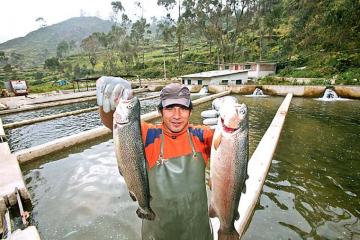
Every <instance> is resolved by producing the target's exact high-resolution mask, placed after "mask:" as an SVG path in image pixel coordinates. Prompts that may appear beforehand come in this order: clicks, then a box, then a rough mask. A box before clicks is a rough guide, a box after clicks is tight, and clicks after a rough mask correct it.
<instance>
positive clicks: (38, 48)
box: [0, 17, 112, 65]
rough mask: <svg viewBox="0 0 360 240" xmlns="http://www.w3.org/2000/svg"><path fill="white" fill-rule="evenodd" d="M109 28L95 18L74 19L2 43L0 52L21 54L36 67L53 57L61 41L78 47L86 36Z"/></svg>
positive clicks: (109, 27) (107, 30)
mask: <svg viewBox="0 0 360 240" xmlns="http://www.w3.org/2000/svg"><path fill="white" fill-rule="evenodd" d="M111 26H112V23H111V22H110V21H106V20H102V19H100V18H97V17H75V18H71V19H68V20H66V21H63V22H60V23H57V24H54V25H51V26H47V27H44V28H40V29H38V30H36V31H33V32H30V33H29V34H27V35H26V36H25V37H20V38H15V39H12V40H9V41H7V42H5V43H2V44H0V51H4V52H8V53H9V52H15V53H17V54H21V55H23V56H22V57H23V58H24V60H25V61H24V62H27V63H28V64H35V65H36V64H37V63H40V62H41V63H43V60H44V58H49V57H52V56H54V55H55V54H56V47H57V44H58V43H60V42H61V41H67V42H70V41H74V43H75V46H76V47H78V46H79V45H80V43H81V41H82V40H83V39H84V38H86V37H87V36H89V35H91V34H92V33H94V32H109V31H110V30H111ZM43 55H46V56H43Z"/></svg>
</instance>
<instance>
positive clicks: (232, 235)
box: [218, 227, 240, 240]
mask: <svg viewBox="0 0 360 240" xmlns="http://www.w3.org/2000/svg"><path fill="white" fill-rule="evenodd" d="M218 239H219V240H239V239H240V235H239V233H238V232H237V231H236V230H235V228H234V227H233V228H232V229H229V230H226V231H224V230H221V228H220V229H219V231H218Z"/></svg>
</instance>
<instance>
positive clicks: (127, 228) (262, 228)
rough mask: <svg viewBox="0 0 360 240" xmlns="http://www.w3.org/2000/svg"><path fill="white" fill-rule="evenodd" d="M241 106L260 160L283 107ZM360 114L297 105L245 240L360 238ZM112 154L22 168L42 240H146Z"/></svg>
mask: <svg viewBox="0 0 360 240" xmlns="http://www.w3.org/2000/svg"><path fill="white" fill-rule="evenodd" d="M251 93H252V92H251ZM234 96H236V97H237V98H238V99H239V102H244V103H246V104H247V106H248V108H249V114H250V115H249V124H250V128H249V130H250V135H249V141H250V156H251V155H252V154H253V153H254V151H255V149H256V147H257V146H258V144H259V142H260V140H261V139H262V137H263V135H264V134H265V132H266V130H267V129H268V127H269V125H270V124H271V122H272V120H273V118H274V116H275V113H276V112H277V110H278V108H279V106H280V105H281V103H282V102H283V100H284V98H283V97H270V96H269V97H266V98H248V97H245V96H242V95H234ZM153 102H154V103H157V101H156V100H154V101H153ZM210 108H211V101H209V102H206V103H203V104H201V105H198V106H195V107H194V111H193V113H192V116H191V120H190V121H191V122H192V123H195V124H201V121H202V119H201V117H200V112H201V111H203V110H207V109H210ZM359 112H360V101H359V100H352V101H332V102H324V101H315V100H314V99H312V98H299V97H294V98H293V99H292V100H291V105H290V108H289V110H288V114H287V119H286V121H285V125H284V128H283V130H282V133H281V137H280V140H279V145H278V147H277V149H276V152H275V155H274V156H273V158H272V159H273V160H272V163H271V167H270V170H269V173H268V175H267V177H266V181H265V184H264V187H263V188H262V193H261V196H260V198H259V201H258V202H257V204H256V206H255V211H254V213H253V215H252V216H251V217H252V218H251V221H250V224H249V225H248V226H247V228H246V229H244V233H243V236H242V239H304V238H310V239H312V238H313V239H357V238H360V221H359V218H360V212H359V209H360V202H359V200H358V199H359V194H360V190H359V189H360V162H359V161H358V158H359V156H360V136H359V132H360V117H359ZM89 118H91V117H87V118H86V117H85V119H84V120H82V121H86V119H88V120H89ZM153 121H158V120H153ZM30 126H31V125H30ZM59 128H60V127H59ZM40 129H41V127H40ZM14 130H15V129H14ZM51 131H53V130H51ZM51 131H50V130H49V132H48V133H49V134H50V132H51ZM54 138H55V137H54ZM47 141H49V139H48V140H47ZM113 147H114V146H113V140H112V139H111V136H109V135H108V136H104V137H101V138H98V139H95V140H93V141H91V142H88V143H85V144H82V145H77V146H76V147H72V148H68V149H66V150H63V151H61V152H58V153H54V154H48V155H46V156H44V157H41V158H39V159H38V160H36V161H31V162H28V163H24V164H23V165H21V169H22V171H23V176H24V181H25V184H26V186H27V188H28V190H29V192H30V194H31V197H32V203H33V207H32V209H31V218H30V219H31V225H34V226H36V227H37V229H38V231H39V233H40V237H41V239H141V237H140V228H141V220H140V219H139V218H137V216H136V214H135V211H136V208H137V204H136V202H135V203H134V202H133V201H132V200H131V199H130V197H129V194H128V191H127V188H126V185H125V182H124V180H123V178H122V177H121V176H120V175H119V173H118V170H117V166H116V160H115V153H114V149H113ZM240 204H241V203H240ZM20 221H21V220H20ZM18 222H19V219H18V218H15V223H17V224H19V223H18ZM264 233H266V234H264Z"/></svg>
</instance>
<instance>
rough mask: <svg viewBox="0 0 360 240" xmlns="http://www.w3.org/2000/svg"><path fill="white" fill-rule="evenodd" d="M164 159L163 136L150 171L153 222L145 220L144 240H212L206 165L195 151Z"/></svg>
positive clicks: (192, 145) (143, 228) (192, 147)
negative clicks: (156, 158) (157, 154)
mask: <svg viewBox="0 0 360 240" xmlns="http://www.w3.org/2000/svg"><path fill="white" fill-rule="evenodd" d="M187 134H188V136H189V139H190V144H191V149H192V153H191V154H188V155H185V156H180V157H176V158H170V159H166V160H165V159H163V153H164V134H162V135H161V145H160V156H159V159H158V160H157V164H156V166H154V167H153V168H152V169H150V171H149V173H148V176H149V184H150V194H151V197H152V200H151V202H150V205H151V208H152V209H153V211H154V212H155V214H156V217H155V220H154V221H148V220H143V225H142V239H160V240H167V239H172V240H173V239H184V240H191V239H196V240H201V239H204V240H205V239H206V240H209V239H213V237H212V230H211V227H210V220H209V215H208V205H207V196H206V186H205V162H204V159H203V157H202V154H201V153H199V152H196V151H195V148H194V143H193V141H192V138H191V136H190V133H189V130H188V131H187Z"/></svg>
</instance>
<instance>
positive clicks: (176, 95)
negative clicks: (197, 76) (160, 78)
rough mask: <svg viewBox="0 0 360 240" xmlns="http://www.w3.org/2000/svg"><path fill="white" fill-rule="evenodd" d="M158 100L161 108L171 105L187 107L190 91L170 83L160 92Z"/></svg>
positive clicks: (182, 86) (177, 84)
mask: <svg viewBox="0 0 360 240" xmlns="http://www.w3.org/2000/svg"><path fill="white" fill-rule="evenodd" d="M160 100H161V105H162V106H163V107H167V106H169V105H173V104H179V105H182V106H185V107H189V106H190V90H189V89H188V88H187V87H186V86H185V85H181V84H179V83H170V84H168V85H166V86H165V87H164V88H163V89H162V90H161V92H160Z"/></svg>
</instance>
